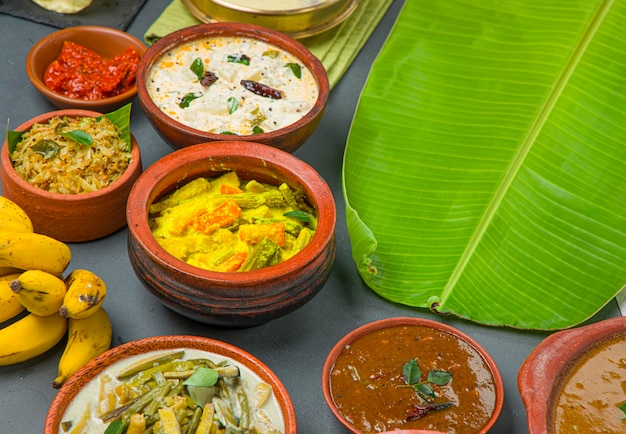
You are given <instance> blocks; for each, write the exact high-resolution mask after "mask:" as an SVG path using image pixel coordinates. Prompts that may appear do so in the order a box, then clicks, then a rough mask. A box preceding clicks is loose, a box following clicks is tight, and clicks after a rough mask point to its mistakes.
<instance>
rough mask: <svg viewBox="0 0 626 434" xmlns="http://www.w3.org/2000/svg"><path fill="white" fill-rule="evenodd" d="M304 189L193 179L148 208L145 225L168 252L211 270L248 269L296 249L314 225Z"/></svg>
mask: <svg viewBox="0 0 626 434" xmlns="http://www.w3.org/2000/svg"><path fill="white" fill-rule="evenodd" d="M316 223H317V221H316V215H315V211H314V209H313V208H312V207H311V205H310V204H309V203H308V202H307V200H306V197H305V195H304V193H303V192H302V191H300V190H294V189H292V188H291V187H289V186H288V185H287V184H285V183H283V184H280V185H278V186H275V185H271V184H267V183H263V182H258V181H256V180H242V179H240V178H239V176H238V175H237V173H236V172H227V173H225V174H223V175H220V176H218V177H216V178H197V179H195V180H193V181H191V182H189V183H188V184H185V185H183V186H182V187H180V188H178V189H177V190H175V191H174V192H172V193H171V194H169V195H168V196H166V197H164V198H163V199H161V200H159V201H157V202H155V203H154V204H152V205H151V207H150V227H151V230H152V233H153V235H154V237H155V238H156V240H157V242H158V243H159V244H160V245H161V246H162V247H163V248H164V249H165V250H166V251H167V252H168V253H170V254H171V255H173V256H175V257H176V258H178V259H180V260H182V261H185V262H187V263H188V264H191V265H193V266H196V267H199V268H203V269H206V270H211V271H219V272H236V271H250V270H255V269H259V268H264V267H267V266H270V265H274V264H277V263H279V262H282V261H285V260H287V259H289V258H291V257H292V256H293V255H295V254H296V253H298V252H299V251H301V250H302V249H303V248H304V247H305V246H306V245H307V244H308V243H309V241H310V240H311V239H312V237H313V235H314V234H315V228H316Z"/></svg>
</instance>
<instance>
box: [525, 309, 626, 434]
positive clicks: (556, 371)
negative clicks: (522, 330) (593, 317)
mask: <svg viewBox="0 0 626 434" xmlns="http://www.w3.org/2000/svg"><path fill="white" fill-rule="evenodd" d="M616 335H626V317H623V316H622V317H615V318H609V319H605V320H601V321H598V322H595V323H591V324H587V325H583V326H580V327H575V328H571V329H566V330H561V331H557V332H555V333H553V334H551V335H550V336H548V337H547V338H545V339H544V340H542V341H541V342H540V343H539V345H537V346H536V347H535V348H534V349H533V350H532V351H531V353H530V354H529V355H528V357H527V358H526V360H524V362H523V363H522V365H521V367H520V370H519V372H518V377H517V386H518V390H519V392H520V396H521V398H522V402H523V404H524V407H525V408H526V416H527V422H528V432H529V434H547V433H552V432H554V430H553V427H552V426H551V423H552V422H553V421H552V411H553V407H552V405H553V401H554V398H555V396H556V392H557V391H558V388H559V386H560V384H561V382H562V380H563V379H564V378H565V377H566V376H567V374H568V372H569V371H570V369H571V368H572V367H573V366H574V365H575V364H576V363H577V362H578V361H579V360H580V358H581V357H582V356H584V354H586V352H587V351H589V350H590V349H592V348H594V347H596V346H597V345H598V344H600V343H602V342H603V341H606V340H607V339H610V338H611V337H613V336H616Z"/></svg>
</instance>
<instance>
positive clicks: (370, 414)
mask: <svg viewBox="0 0 626 434" xmlns="http://www.w3.org/2000/svg"><path fill="white" fill-rule="evenodd" d="M412 359H413V360H415V361H416V362H417V366H418V367H419V371H420V372H421V382H426V380H427V375H428V373H429V372H430V371H433V372H437V371H439V372H441V371H445V372H447V373H449V374H450V375H451V379H450V380H449V381H448V383H447V384H445V385H436V384H432V383H429V386H430V387H431V389H432V391H433V392H434V394H435V395H436V396H434V397H433V396H430V397H428V396H427V398H428V402H427V400H425V399H423V398H421V397H420V395H418V394H417V393H416V391H415V389H414V388H413V387H411V386H409V385H408V384H407V380H406V378H405V376H404V375H403V366H404V365H405V364H406V363H407V362H408V361H410V360H412ZM418 378H419V377H418ZM413 384H416V383H413ZM330 390H331V394H332V397H333V401H334V403H335V405H336V407H337V409H338V410H339V412H340V413H341V414H342V415H343V416H344V418H345V419H346V420H347V421H349V422H350V423H351V424H353V425H354V426H355V427H356V428H357V429H359V430H360V431H361V432H363V433H376V432H383V431H391V430H393V429H427V430H436V431H445V432H448V433H451V434H454V433H456V434H470V433H478V432H480V431H481V428H483V427H484V426H485V424H486V423H487V422H488V421H489V419H490V418H491V415H492V414H493V412H494V409H495V406H496V386H495V382H494V378H493V375H492V373H491V370H490V369H489V366H488V365H487V364H486V362H485V361H484V359H483V357H482V356H481V355H480V353H479V352H478V351H476V350H475V349H474V348H473V347H472V346H471V345H470V344H469V343H467V342H465V341H464V340H462V339H461V338H459V337H458V336H455V335H454V334H452V333H448V332H446V331H442V330H437V329H433V328H430V327H425V326H417V325H407V326H394V327H388V328H383V329H378V330H375V331H373V332H371V333H368V334H366V335H363V336H360V337H358V338H357V339H356V340H355V341H353V342H352V343H351V344H349V345H346V346H345V348H344V349H343V351H342V352H341V353H340V354H339V356H338V357H337V359H336V361H335V364H334V367H333V369H332V371H331V375H330ZM432 404H434V405H435V406H436V405H439V404H444V406H445V405H450V404H451V405H450V406H448V407H447V408H442V409H436V410H432V411H427V412H426V413H425V414H423V415H421V416H419V417H418V418H415V416H416V413H418V412H419V411H418V410H417V408H423V407H424V406H429V405H432ZM416 406H418V407H416Z"/></svg>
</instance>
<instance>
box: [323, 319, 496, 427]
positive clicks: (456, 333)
mask: <svg viewBox="0 0 626 434" xmlns="http://www.w3.org/2000/svg"><path fill="white" fill-rule="evenodd" d="M404 326H406V327H414V326H419V327H427V328H432V329H434V330H438V331H440V332H443V333H445V334H449V335H450V337H451V338H455V339H457V340H459V341H460V343H461V344H462V346H465V347H466V346H469V347H471V348H472V349H473V350H474V352H475V353H477V356H476V357H478V359H476V358H475V359H474V361H476V360H480V359H482V361H483V362H484V369H485V370H484V371H483V370H480V373H481V374H482V375H484V376H486V377H491V378H492V380H493V385H494V392H495V398H494V402H493V407H494V408H493V412H492V413H491V416H490V418H489V419H488V420H487V421H486V422H485V424H484V425H483V426H482V427H481V428H480V429H479V430H478V431H477V433H487V432H488V431H489V430H490V429H491V428H492V427H493V425H494V424H495V423H496V421H497V420H498V418H499V417H500V413H501V411H502V407H503V404H504V383H503V381H502V377H501V375H500V371H499V370H498V367H497V366H496V364H495V362H494V360H493V359H492V357H491V356H490V355H489V353H487V351H486V350H485V349H484V348H483V347H481V346H480V345H479V344H478V343H477V342H476V341H474V340H473V339H472V338H471V337H469V336H468V335H466V334H465V333H463V332H461V331H460V330H458V329H456V328H454V327H451V326H449V325H447V324H443V323H440V322H437V321H432V320H428V319H422V318H409V317H397V318H387V319H382V320H378V321H374V322H371V323H368V324H365V325H363V326H361V327H358V328H357V329H355V330H353V331H351V332H350V333H348V334H347V335H346V336H344V337H343V338H341V339H340V340H339V341H338V342H337V344H335V346H333V348H332V349H331V350H330V352H329V354H328V356H327V357H326V361H325V363H324V368H323V370H322V391H323V393H324V399H325V401H326V404H327V405H328V407H329V408H330V410H331V412H332V413H333V415H334V416H335V417H336V418H337V420H338V421H339V422H340V423H341V424H342V425H343V426H344V427H345V428H346V429H347V430H348V431H349V432H352V433H355V434H360V433H361V432H362V431H360V429H359V428H358V427H356V426H355V425H353V424H352V423H351V422H350V421H349V420H348V419H346V417H345V416H344V414H343V413H342V411H341V409H340V406H338V405H337V403H336V401H335V398H334V394H333V387H332V382H333V377H335V376H336V375H337V373H338V372H337V370H338V369H340V368H338V367H337V361H338V359H339V357H340V356H341V354H342V352H343V351H344V350H345V349H347V348H350V347H351V346H354V343H355V341H356V340H358V339H360V338H362V337H365V336H367V335H369V334H371V333H376V332H380V331H383V330H385V329H389V328H391V327H393V328H395V327H404ZM394 333H395V332H394ZM380 339H383V338H380ZM385 339H387V338H385ZM389 339H392V338H389ZM412 339H415V338H412ZM435 339H437V338H435ZM413 342H415V343H414V344H413V347H414V348H415V355H414V356H413V355H411V356H409V357H408V358H407V360H406V361H408V360H409V359H411V358H416V359H417V360H418V365H419V360H420V343H419V342H417V341H415V340H413ZM431 342H432V341H431ZM435 345H436V343H435ZM394 346H395V347H403V348H407V347H408V345H404V344H402V341H398V342H395V341H392V342H391V343H390V345H389V349H390V351H389V352H387V353H386V357H388V358H396V355H394V350H393V349H392V347H394ZM362 351H365V350H358V349H357V350H356V352H358V353H359V354H360V355H361V360H367V359H369V357H367V355H366V354H364V353H362ZM411 354H412V353H411ZM425 357H426V356H424V357H423V358H425ZM445 357H447V356H446V355H441V354H440V355H439V359H440V362H441V361H443V362H444V363H445V362H446V361H445V359H444V358H445ZM377 360H378V359H371V363H374V364H376V363H377V362H376V361H377ZM402 360H404V359H402ZM359 363H360V362H359ZM402 363H404V362H402ZM402 363H400V364H399V365H398V372H399V374H400V375H402ZM424 363H426V362H424ZM377 366H378V365H377ZM472 366H475V365H474V364H473V363H472ZM354 367H355V369H356V370H357V371H358V374H357V375H359V376H361V378H365V377H366V376H368V378H370V377H369V374H370V373H369V371H367V368H366V367H365V366H359V365H358V364H354V365H353V368H354ZM437 367H438V368H439V369H442V367H441V366H440V365H438V366H437ZM420 368H421V370H422V379H424V378H425V371H426V369H424V367H423V366H422V367H420ZM359 369H362V370H361V371H359ZM380 369H381V370H385V371H387V370H390V367H387V366H385V367H381V368H380ZM394 369H395V368H394ZM477 371H478V369H477ZM451 373H452V383H451V384H452V387H453V388H454V372H451ZM346 387H347V389H345V390H348V389H350V388H351V386H346ZM377 387H378V386H377ZM380 387H381V388H382V387H383V386H382V385H381V386H380ZM456 392H458V390H457V391H456ZM455 395H456V394H455ZM370 398H372V397H367V398H363V399H370ZM459 399H462V398H459ZM418 403H419V400H418V401H415V402H414V404H418ZM347 404H348V402H346V405H347ZM384 405H386V404H384V403H382V402H381V403H380V406H384ZM407 410H408V409H407ZM443 411H446V410H443ZM428 416H429V415H428V414H427V415H426V416H425V418H427V417H428ZM359 417H365V416H362V415H359ZM389 419H392V416H389ZM369 422H371V423H373V422H374V421H369ZM418 422H419V420H418ZM451 423H453V424H454V425H452V426H450V427H449V428H448V427H443V426H436V427H433V428H432V429H434V430H435V431H429V430H428V429H425V427H428V428H430V426H429V425H436V424H435V423H434V422H433V421H432V420H431V421H429V420H427V419H424V424H425V425H424V426H413V427H410V429H409V427H407V426H405V425H404V424H403V426H402V427H400V430H399V431H393V430H392V431H389V432H390V433H397V432H400V433H429V432H430V433H439V432H449V431H455V429H456V424H458V423H462V421H461V422H459V420H457V419H454V422H451ZM387 428H389V426H388V427H387ZM436 429H438V430H440V431H437V430H436Z"/></svg>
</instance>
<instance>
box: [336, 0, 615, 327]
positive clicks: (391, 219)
mask: <svg viewBox="0 0 626 434" xmlns="http://www.w3.org/2000/svg"><path fill="white" fill-rule="evenodd" d="M565 6H566V7H565ZM624 16H626V2H625V1H623V0H620V1H610V2H606V1H602V0H546V1H542V2H541V4H539V3H529V2H502V1H500V0H467V1H454V0H453V1H449V2H432V1H430V0H412V1H407V2H406V3H405V4H404V6H403V9H402V11H401V12H400V15H399V17H398V20H397V21H396V23H395V25H394V28H393V29H392V31H391V33H390V35H389V37H388V39H387V41H386V42H385V45H384V47H383V49H382V50H381V52H380V54H379V56H378V58H377V59H376V60H375V62H374V64H373V67H372V69H371V71H370V73H369V75H368V79H367V82H366V84H365V86H364V88H363V91H362V94H361V96H360V99H359V103H358V106H357V109H356V112H355V116H354V118H353V122H352V126H351V128H350V133H349V137H348V142H347V145H346V149H345V153H344V162H343V164H344V165H343V192H344V197H345V200H346V219H347V226H348V231H349V235H350V241H351V246H352V254H353V258H354V260H355V263H356V266H357V269H358V270H359V273H360V275H361V276H362V278H363V280H364V282H365V283H366V284H367V285H368V286H369V287H370V288H372V290H374V291H375V292H376V293H378V294H379V295H381V296H382V297H384V298H386V299H388V300H391V301H393V302H395V303H402V304H406V305H409V306H415V307H421V308H432V309H434V310H436V311H438V312H441V313H447V314H454V315H456V316H458V317H461V318H465V319H469V320H472V321H476V322H479V323H483V324H489V325H495V326H509V327H514V328H525V329H543V330H554V329H561V328H568V327H571V326H574V325H576V324H579V323H581V322H583V321H585V320H587V319H589V318H590V317H591V316H593V315H594V314H595V313H596V312H597V311H598V310H599V309H601V308H602V307H603V306H604V305H605V304H607V303H608V302H609V301H610V300H611V299H612V298H613V297H614V296H615V295H616V294H617V293H618V292H619V290H620V289H621V288H622V286H624V283H625V282H626V184H625V183H624V174H625V173H626V146H624V143H626V128H624V125H625V124H624V119H626V62H623V59H625V58H626V26H624V22H623V21H624ZM545 35H551V36H550V37H549V38H546V37H545ZM363 186H367V188H363Z"/></svg>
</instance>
